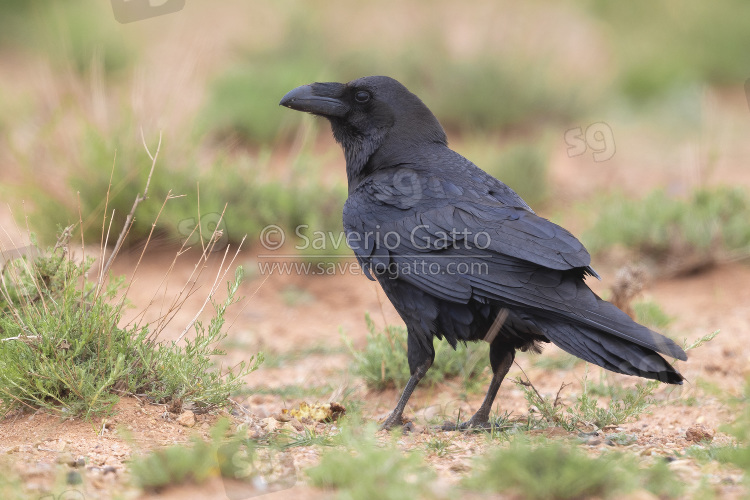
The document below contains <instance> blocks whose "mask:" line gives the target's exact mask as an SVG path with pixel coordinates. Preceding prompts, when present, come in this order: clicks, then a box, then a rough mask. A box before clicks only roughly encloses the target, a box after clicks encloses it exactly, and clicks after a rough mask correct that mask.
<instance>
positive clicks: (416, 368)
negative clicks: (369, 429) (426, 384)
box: [380, 331, 435, 430]
mask: <svg viewBox="0 0 750 500" xmlns="http://www.w3.org/2000/svg"><path fill="white" fill-rule="evenodd" d="M422 340H423V342H420V337H419V336H418V334H414V333H412V332H411V331H410V332H409V334H408V336H407V349H408V356H409V371H410V372H411V377H410V378H409V381H408V382H407V383H406V387H404V392H402V393H401V397H400V398H399V400H398V403H397V404H396V408H394V409H393V411H392V412H391V414H390V415H388V418H387V419H386V420H385V422H383V425H381V426H380V428H381V429H386V430H388V429H390V428H392V427H394V426H399V425H403V420H402V417H403V413H404V409H405V408H406V403H407V402H408V401H409V398H410V397H411V393H412V392H414V388H415V387H417V384H418V383H419V381H420V380H422V377H424V376H425V373H427V370H429V369H430V366H432V362H433V361H434V360H435V350H434V349H433V348H432V339H431V338H430V339H424V338H423V339H422ZM425 340H426V342H425Z"/></svg>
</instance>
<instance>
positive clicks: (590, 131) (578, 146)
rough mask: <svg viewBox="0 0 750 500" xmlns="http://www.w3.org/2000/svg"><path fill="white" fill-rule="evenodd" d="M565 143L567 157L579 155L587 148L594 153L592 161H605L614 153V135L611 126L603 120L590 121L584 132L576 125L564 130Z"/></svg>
mask: <svg viewBox="0 0 750 500" xmlns="http://www.w3.org/2000/svg"><path fill="white" fill-rule="evenodd" d="M565 143H566V144H567V145H568V157H569V158H572V157H574V156H581V155H582V154H583V153H585V152H586V151H587V150H588V149H589V148H591V149H592V150H593V151H594V153H593V156H594V161H607V160H609V159H610V158H612V157H613V156H614V155H615V135H614V134H613V133H612V128H611V127H610V126H609V125H607V124H606V123H604V122H596V123H592V124H591V125H589V126H588V127H586V131H585V132H584V131H583V129H582V128H581V127H576V128H572V129H570V130H568V131H567V132H565Z"/></svg>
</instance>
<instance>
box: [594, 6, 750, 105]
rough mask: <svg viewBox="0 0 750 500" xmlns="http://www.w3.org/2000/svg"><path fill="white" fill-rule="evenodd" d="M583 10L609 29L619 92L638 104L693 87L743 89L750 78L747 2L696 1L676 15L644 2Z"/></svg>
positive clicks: (661, 7)
mask: <svg viewBox="0 0 750 500" xmlns="http://www.w3.org/2000/svg"><path fill="white" fill-rule="evenodd" d="M584 5H585V6H586V8H587V10H588V12H590V13H591V14H592V15H593V16H594V17H595V18H597V19H598V20H599V21H600V22H602V23H603V25H606V26H607V29H608V34H609V37H608V38H609V44H610V50H611V53H610V56H611V57H612V58H613V60H615V61H617V64H616V68H617V69H616V73H617V75H616V76H615V84H616V86H617V87H618V90H619V92H620V93H622V94H623V95H625V96H627V97H628V98H630V99H631V100H632V101H634V102H636V103H638V104H649V105H653V104H654V102H655V101H657V100H658V99H659V98H663V97H664V96H665V95H666V94H668V93H670V92H674V91H675V90H677V89H680V88H684V87H686V86H690V85H701V84H704V83H707V84H714V85H719V86H722V85H737V84H740V85H741V83H742V82H744V81H745V79H747V78H748V74H747V68H748V67H749V66H750V54H748V52H747V51H745V50H744V49H743V47H746V46H748V44H749V43H750V33H748V31H747V29H745V27H746V26H745V24H744V20H745V19H747V18H748V16H750V6H749V5H748V4H747V2H742V1H741V0H721V1H719V2H715V3H712V4H711V5H709V4H706V3H705V2H699V1H695V0H694V1H689V2H682V4H681V6H680V8H679V9H677V10H676V9H673V8H672V7H673V6H672V5H670V4H668V3H664V2H662V3H659V4H654V3H653V2H647V1H644V0H640V1H637V2H631V3H629V4H628V5H627V7H626V6H625V5H620V4H617V3H612V2H607V1H605V0H589V1H587V2H584ZM654 47H659V50H654V49H653V48H654Z"/></svg>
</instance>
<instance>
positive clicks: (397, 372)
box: [342, 314, 489, 390]
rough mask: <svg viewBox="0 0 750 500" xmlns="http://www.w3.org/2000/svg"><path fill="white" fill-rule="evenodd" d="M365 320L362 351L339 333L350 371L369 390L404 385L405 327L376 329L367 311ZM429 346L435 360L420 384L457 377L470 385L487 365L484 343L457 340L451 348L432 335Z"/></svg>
mask: <svg viewBox="0 0 750 500" xmlns="http://www.w3.org/2000/svg"><path fill="white" fill-rule="evenodd" d="M365 322H366V324H367V329H368V332H369V333H368V335H367V345H366V346H365V348H364V349H363V350H361V351H358V350H356V349H354V347H353V345H352V343H351V341H350V340H349V339H348V338H346V337H343V336H342V338H343V340H344V343H345V344H346V345H347V347H348V348H349V352H350V353H351V355H352V358H353V359H354V372H355V373H356V374H357V375H359V376H361V377H362V378H364V379H365V383H366V384H367V386H368V387H370V388H373V389H378V390H382V389H385V388H387V387H396V388H402V387H404V386H405V385H406V382H407V381H408V380H409V377H410V373H409V363H408V360H407V347H406V338H407V333H406V328H405V327H402V326H394V325H388V326H386V327H385V329H383V330H378V329H377V328H376V326H375V323H374V322H373V321H372V319H371V318H370V315H369V314H367V315H365ZM433 345H434V348H435V361H434V363H433V364H432V367H431V368H430V369H429V370H428V371H427V374H426V375H425V376H424V378H423V379H422V381H421V382H420V386H429V385H434V384H437V383H439V382H442V381H443V380H445V379H451V378H460V380H461V382H462V384H463V386H464V387H465V388H470V387H471V386H472V385H473V384H474V382H476V381H478V380H479V379H480V378H481V377H482V374H483V373H484V371H485V368H487V367H488V366H489V347H488V345H487V344H486V343H485V342H469V343H467V344H463V343H460V342H459V344H458V345H457V347H456V350H455V351H454V350H453V348H452V347H451V346H450V344H448V342H446V341H445V340H438V339H437V338H435V339H434V343H433Z"/></svg>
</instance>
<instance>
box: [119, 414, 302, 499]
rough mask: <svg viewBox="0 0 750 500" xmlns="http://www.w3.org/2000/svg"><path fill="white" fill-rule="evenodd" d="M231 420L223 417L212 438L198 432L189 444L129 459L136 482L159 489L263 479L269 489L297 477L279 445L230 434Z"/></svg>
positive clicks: (142, 486) (286, 483) (239, 434)
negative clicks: (213, 480) (211, 481)
mask: <svg viewBox="0 0 750 500" xmlns="http://www.w3.org/2000/svg"><path fill="white" fill-rule="evenodd" d="M229 427H230V422H229V420H227V419H222V420H220V421H219V422H218V423H217V424H216V425H215V426H214V427H213V428H212V429H211V438H210V440H208V441H204V440H202V439H200V438H199V437H197V436H194V437H193V438H192V439H191V441H192V442H191V444H190V445H183V444H177V445H173V446H169V447H166V448H162V449H159V450H155V451H152V452H150V453H148V454H145V455H142V456H136V457H135V458H133V459H132V460H131V462H130V472H131V474H132V475H133V479H134V481H135V483H136V484H137V485H138V486H139V487H140V488H143V489H144V490H147V491H155V492H159V491H161V490H163V489H165V488H167V487H169V486H174V485H179V484H185V483H193V484H200V483H203V482H205V481H206V480H208V479H210V478H214V477H221V478H224V479H227V480H233V481H242V482H244V483H247V487H248V488H249V491H253V488H252V486H250V484H251V483H252V482H254V481H262V482H263V483H265V484H266V487H267V488H268V489H281V488H285V487H290V486H292V485H293V484H294V482H295V480H296V473H295V471H294V466H293V464H292V463H291V457H289V456H288V455H287V454H286V453H284V452H283V451H281V450H279V449H275V448H271V447H262V448H260V447H259V446H258V445H257V444H256V443H255V442H254V441H252V440H249V439H247V438H246V437H245V436H244V435H243V434H242V433H241V432H240V433H236V434H231V435H229Z"/></svg>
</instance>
